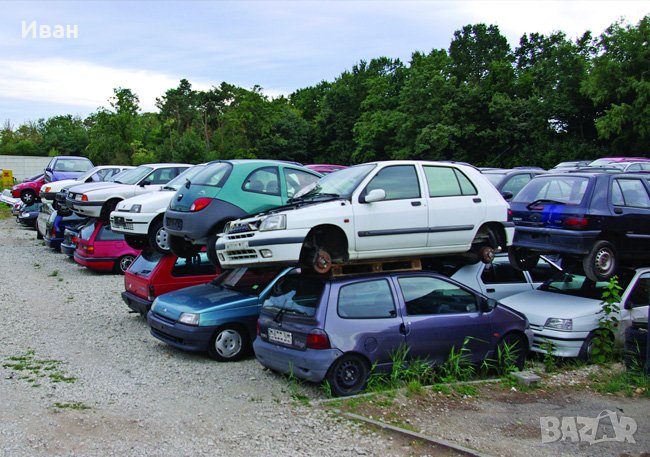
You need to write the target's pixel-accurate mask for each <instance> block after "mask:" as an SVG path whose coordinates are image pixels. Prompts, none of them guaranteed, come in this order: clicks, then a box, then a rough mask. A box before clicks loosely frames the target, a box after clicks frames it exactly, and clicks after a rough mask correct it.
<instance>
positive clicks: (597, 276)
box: [582, 240, 618, 282]
mask: <svg viewBox="0 0 650 457" xmlns="http://www.w3.org/2000/svg"><path fill="white" fill-rule="evenodd" d="M582 267H583V269H584V271H585V275H586V276H587V277H588V278H589V279H591V280H592V281H594V282H597V281H609V279H610V278H611V277H612V276H614V275H615V274H616V270H617V268H618V255H617V252H616V247H614V245H613V244H612V243H610V242H609V241H607V240H598V241H596V242H595V243H594V245H593V246H592V248H591V250H590V251H589V254H587V255H586V256H585V257H583V259H582Z"/></svg>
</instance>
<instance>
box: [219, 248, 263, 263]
mask: <svg viewBox="0 0 650 457" xmlns="http://www.w3.org/2000/svg"><path fill="white" fill-rule="evenodd" d="M225 254H226V257H228V260H244V259H256V258H257V252H255V250H254V249H242V250H240V251H226V253H225Z"/></svg>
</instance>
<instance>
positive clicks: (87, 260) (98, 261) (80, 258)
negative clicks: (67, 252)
mask: <svg viewBox="0 0 650 457" xmlns="http://www.w3.org/2000/svg"><path fill="white" fill-rule="evenodd" d="M74 261H75V262H77V263H78V264H79V265H83V266H84V267H88V268H90V269H92V270H99V271H112V270H113V268H115V262H116V261H117V259H116V258H114V257H87V256H85V255H82V254H80V253H79V251H78V250H75V251H74Z"/></svg>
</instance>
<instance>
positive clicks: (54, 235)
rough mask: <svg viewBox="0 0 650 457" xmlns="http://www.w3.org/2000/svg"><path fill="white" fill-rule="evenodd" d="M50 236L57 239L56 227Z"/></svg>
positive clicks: (53, 227)
mask: <svg viewBox="0 0 650 457" xmlns="http://www.w3.org/2000/svg"><path fill="white" fill-rule="evenodd" d="M50 235H51V236H52V238H56V227H55V226H52V230H50Z"/></svg>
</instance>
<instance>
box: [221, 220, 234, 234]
mask: <svg viewBox="0 0 650 457" xmlns="http://www.w3.org/2000/svg"><path fill="white" fill-rule="evenodd" d="M230 227H232V221H229V222H226V225H224V226H223V233H230Z"/></svg>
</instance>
